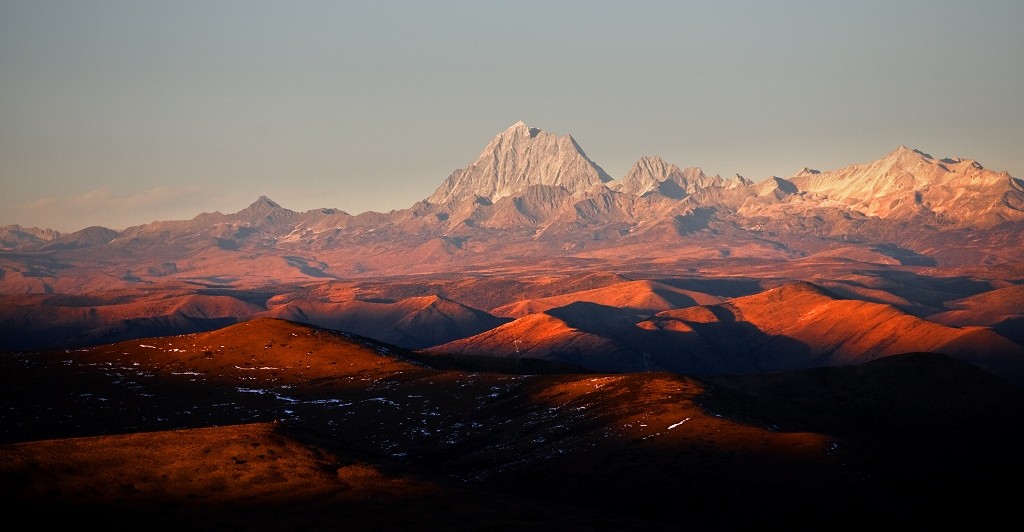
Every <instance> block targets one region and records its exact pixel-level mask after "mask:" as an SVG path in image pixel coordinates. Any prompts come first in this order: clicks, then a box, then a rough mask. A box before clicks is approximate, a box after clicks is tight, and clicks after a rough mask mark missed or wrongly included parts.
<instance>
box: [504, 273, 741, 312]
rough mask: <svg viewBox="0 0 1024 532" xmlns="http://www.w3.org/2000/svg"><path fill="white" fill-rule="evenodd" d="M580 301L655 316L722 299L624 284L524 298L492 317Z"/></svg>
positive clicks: (657, 285)
mask: <svg viewBox="0 0 1024 532" xmlns="http://www.w3.org/2000/svg"><path fill="white" fill-rule="evenodd" d="M578 301H584V302H588V303H596V304H599V305H605V306H609V307H617V308H621V309H623V310H626V311H629V312H633V313H638V314H655V313H657V312H661V311H663V310H670V309H675V308H681V307H688V306H693V305H714V304H716V303H721V302H722V301H724V299H723V298H720V297H717V296H711V295H708V294H704V293H701V292H694V291H691V290H683V289H680V288H675V287H673V286H669V285H666V284H663V283H659V282H657V281H627V282H622V283H618V284H614V285H612V286H608V287H603V288H595V289H592V290H584V291H580V292H573V293H570V294H565V295H560V296H552V297H546V298H540V299H528V300H523V301H519V302H516V303H512V304H508V305H503V306H501V307H498V308H495V309H494V310H493V311H492V312H493V313H494V315H496V316H506V317H509V318H522V317H524V316H527V315H529V314H535V313H537V312H544V311H545V310H550V309H552V308H557V307H564V306H566V305H568V304H570V303H575V302H578Z"/></svg>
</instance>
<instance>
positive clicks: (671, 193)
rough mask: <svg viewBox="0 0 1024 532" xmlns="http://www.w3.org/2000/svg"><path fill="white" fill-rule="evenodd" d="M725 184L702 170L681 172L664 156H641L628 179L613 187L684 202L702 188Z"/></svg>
mask: <svg viewBox="0 0 1024 532" xmlns="http://www.w3.org/2000/svg"><path fill="white" fill-rule="evenodd" d="M724 183H725V181H723V180H722V178H721V177H719V176H717V175H716V176H714V177H708V176H706V175H704V171H703V170H701V169H700V168H687V169H685V170H680V169H679V167H678V166H676V165H674V164H668V163H667V162H665V161H664V160H663V159H662V158H661V157H657V156H655V157H641V158H640V160H639V161H637V162H636V164H634V165H633V168H631V169H630V170H629V173H627V174H626V177H623V178H622V180H621V181H619V182H617V183H615V184H614V185H613V187H612V188H614V190H617V191H619V192H622V193H625V194H632V195H634V196H644V195H647V194H651V193H658V194H661V195H662V196H666V197H669V198H673V199H682V198H684V197H686V196H687V195H689V194H693V193H694V192H696V191H697V190H699V189H702V188H707V187H720V186H722V185H723V184H724Z"/></svg>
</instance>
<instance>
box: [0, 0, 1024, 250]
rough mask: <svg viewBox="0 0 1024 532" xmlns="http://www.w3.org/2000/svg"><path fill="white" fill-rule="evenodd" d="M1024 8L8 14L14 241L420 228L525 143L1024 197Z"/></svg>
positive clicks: (692, 5) (60, 9) (7, 183)
mask: <svg viewBox="0 0 1024 532" xmlns="http://www.w3.org/2000/svg"><path fill="white" fill-rule="evenodd" d="M1022 27H1024V2H1021V1H1020V0H1009V1H988V2H986V1H971V2H945V1H941V0H933V1H925V2H909V1H908V2H899V1H888V2H874V1H858V2H830V1H813V2H785V1H783V2H728V1H715V2H683V1H679V2H637V1H631V2H606V1H587V2H557V1H551V0H548V1H541V2H533V1H516V2H507V1H505V2H482V1H468V2H445V1H440V0H438V1H435V2H387V1H376V2H340V1H330V2H303V1H291V2H259V1H242V2H218V1H209V0H207V1H199V2H192V1H188V0H175V1H172V2H140V1H129V2H107V1H91V2H90V1H72V2H49V1H45V0H31V1H25V2H12V1H8V0H0V226H2V225H7V224H14V223H17V224H21V225H23V226H26V227H32V226H36V227H50V228H53V229H57V230H60V231H65V232H67V231H75V230H78V229H82V228H84V227H87V226H90V225H102V226H105V227H110V228H114V229H123V228H125V227H128V226H131V225H138V224H142V223H148V222H151V221H154V220H171V219H187V218H192V217H193V216H195V215H196V214H198V213H200V212H212V211H221V212H234V211H237V210H240V209H242V208H243V207H245V206H246V205H248V204H249V203H252V202H253V201H254V200H255V199H256V198H257V197H259V196H260V195H266V196H268V197H270V198H272V199H273V200H275V201H277V202H278V203H280V204H281V205H283V206H284V207H288V208H290V209H293V210H300V211H301V210H308V209H314V208H320V207H332V208H339V209H342V210H344V211H347V212H349V213H353V214H354V213H359V212H363V211H367V210H375V211H389V210H392V209H402V208H407V207H409V206H410V205H412V204H413V203H415V202H416V201H418V200H420V199H423V198H425V197H427V196H429V195H430V194H431V193H432V192H433V190H434V189H435V188H436V187H437V186H439V185H440V184H441V182H442V181H443V180H444V179H445V178H446V177H447V176H448V175H449V174H450V173H451V172H452V171H453V170H455V169H457V168H462V167H465V166H467V165H468V164H469V163H471V162H473V161H474V160H475V159H476V157H477V156H478V155H479V153H480V151H481V150H482V149H483V148H484V146H486V144H487V143H488V142H489V141H490V139H491V138H492V137H494V136H495V135H496V134H498V133H500V132H501V131H503V130H505V129H506V128H508V127H509V126H511V125H512V124H514V123H515V122H516V121H518V120H522V121H524V122H526V123H527V124H528V125H530V126H532V127H538V128H541V129H543V130H545V131H548V132H552V133H557V134H559V135H564V134H566V133H571V134H572V136H573V138H575V139H576V141H577V142H578V143H579V144H580V146H582V147H583V149H584V150H585V151H586V153H587V155H588V156H589V157H590V158H591V159H592V160H593V161H595V162H596V163H597V164H599V165H601V166H602V167H603V168H604V169H605V170H606V171H608V173H609V174H610V175H611V176H612V177H615V178H621V177H622V176H624V175H625V174H626V172H627V171H628V170H629V168H630V167H631V166H632V165H633V163H634V162H636V160H637V159H639V158H640V157H641V156H645V155H658V156H660V157H662V158H664V159H665V160H667V161H668V162H670V163H673V164H676V165H678V166H680V167H688V166H700V167H702V168H703V169H704V170H705V172H706V173H709V174H721V175H722V176H723V177H728V176H732V175H733V174H737V173H738V174H741V175H743V176H745V177H747V178H749V179H752V180H754V181H761V180H763V179H765V178H767V177H769V176H772V175H778V176H782V177H787V176H790V175H793V174H794V173H796V172H797V171H799V170H800V169H801V168H802V167H805V166H807V167H810V168H816V169H819V170H834V169H837V168H841V167H843V166H846V165H849V164H855V163H864V162H869V161H871V160H874V159H878V158H880V157H882V156H884V155H885V154H886V153H888V152H890V151H892V150H893V149H895V148H896V147H897V146H899V145H901V144H902V145H906V146H908V147H911V148H916V149H920V150H922V151H924V152H927V153H930V154H932V155H933V156H936V157H963V158H971V159H975V160H977V161H979V162H980V163H981V164H983V165H984V166H985V167H987V168H989V169H992V170H995V171H1004V170H1005V171H1008V172H1010V174H1011V175H1014V176H1016V177H1021V178H1024V31H1021V28H1022Z"/></svg>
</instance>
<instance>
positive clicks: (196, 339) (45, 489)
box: [0, 319, 1024, 529]
mask: <svg viewBox="0 0 1024 532" xmlns="http://www.w3.org/2000/svg"><path fill="white" fill-rule="evenodd" d="M433 360H434V359H433V357H432V356H429V355H422V354H416V353H413V352H408V351H403V350H401V349H399V348H395V347H389V346H386V345H383V344H379V343H376V342H373V341H372V340H368V339H365V338H361V337H355V336H346V335H339V334H337V333H332V332H329V331H324V330H321V329H316V328H312V327H308V326H304V325H299V324H292V323H288V322H283V321H277V320H267V319H261V320H255V321H249V322H245V323H241V324H237V325H233V326H231V327H228V328H226V329H223V330H219V331H215V332H210V333H203V334H194V335H185V336H178V337H170V338H158V339H146V340H139V341H133V342H127V343H122V344H114V345H110V346H103V347H96V348H83V349H80V350H75V351H56V352H39V353H22V354H8V355H5V356H3V357H2V358H0V363H2V364H3V367H2V368H0V369H2V372H0V379H2V384H3V387H2V390H3V393H4V396H3V403H2V404H3V405H4V408H3V410H2V411H0V420H2V423H0V427H2V429H0V430H2V436H0V437H2V440H3V441H5V442H10V443H11V444H10V445H6V446H3V447H0V480H2V484H0V488H2V490H3V491H4V492H5V493H6V495H5V497H4V500H5V501H7V502H14V503H16V506H15V507H14V508H13V509H12V511H37V509H46V508H64V509H66V508H69V507H73V508H77V509H80V510H81V514H80V515H85V516H94V517H95V516H106V517H105V518H109V515H110V514H109V512H110V509H111V508H113V509H117V512H118V513H117V514H116V516H118V518H120V517H124V518H125V519H131V520H133V521H132V522H133V523H138V522H142V523H155V524H157V525H163V526H166V527H169V528H175V527H179V526H192V527H198V528H202V529H206V528H218V527H224V526H227V527H229V528H230V527H235V528H237V527H243V528H245V527H255V528H266V529H274V528H279V526H285V525H287V526H288V527H292V526H299V525H301V526H308V527H309V528H312V529H318V528H329V527H332V526H337V525H338V523H342V522H343V523H369V524H373V525H376V526H379V527H381V528H385V529H387V528H396V529H397V528H420V529H426V528H432V527H437V526H440V527H443V528H447V527H452V528H456V529H470V528H476V527H480V526H482V527H484V528H494V527H498V528H509V529H522V528H531V527H541V528H545V527H550V528H556V529H560V528H566V527H568V528H579V529H588V528H598V529H600V528H607V529H649V528H652V527H653V528H658V527H671V528H678V527H679V526H682V525H704V526H713V527H725V528H734V527H738V528H748V527H754V526H757V527H761V526H764V525H765V524H766V523H772V524H774V525H777V526H785V527H788V528H800V529H803V528H806V529H812V528H813V529H817V528H818V527H820V523H821V522H822V520H825V519H834V516H836V515H842V516H845V517H844V520H843V523H840V524H839V525H837V526H840V528H843V527H845V526H850V527H858V526H870V525H873V524H874V525H877V524H879V523H881V522H901V523H911V522H913V523H933V522H934V523H937V522H947V523H949V522H958V520H966V519H974V520H976V521H975V522H987V520H988V519H990V518H991V519H997V518H1000V517H1005V516H1006V512H1007V511H1009V508H1012V507H1010V506H1007V507H1004V506H1001V504H1002V503H1003V502H1004V501H1003V497H1004V496H1006V495H1007V492H1005V491H1003V490H1002V489H1001V488H997V486H1000V485H1001V482H1003V481H1005V480H1009V479H1010V478H1016V476H1017V475H1019V473H1020V467H1021V465H1020V459H1019V453H1018V452H1017V450H1016V448H1015V443H1014V442H1016V441H1019V438H1020V436H1021V434H1022V429H1024V427H1022V425H1021V423H1022V420H1024V415H1022V414H1024V411H1022V410H1021V409H1022V408H1024V400H1022V394H1024V392H1021V391H1020V390H1019V389H1018V388H1016V387H1013V386H1010V385H1008V384H1006V383H1004V382H1003V381H1000V380H999V379H997V378H995V377H993V376H991V375H990V374H988V373H986V372H984V371H981V370H979V369H976V368H975V367H974V366H971V365H968V364H963V363H960V362H957V361H955V360H952V359H949V358H947V357H944V356H941V355H915V356H911V357H906V356H896V357H888V358H885V359H881V360H878V361H875V362H871V363H868V364H865V365H861V366H856V367H835V368H824V369H820V370H812V372H810V373H808V372H804V373H791V374H785V373H770V374H764V375H762V376H756V375H751V376H746V377H737V378H732V379H730V378H722V379H721V380H718V381H708V380H699V379H694V378H690V377H684V376H680V375H675V374H668V373H638V374H631V375H621V374H618V375H616V374H611V375H609V374H603V375H602V374H575V375H555V374H548V375H545V374H543V373H544V371H545V368H544V367H542V366H533V370H534V375H532V376H526V375H509V374H500V373H488V372H481V371H480V369H479V366H476V364H477V363H478V362H477V361H475V360H473V359H466V360H463V361H462V362H459V360H458V359H457V358H452V357H447V358H445V359H443V364H442V365H447V366H448V367H452V366H453V365H459V364H462V366H463V368H464V369H455V368H453V369H447V370H439V369H433V368H432V367H431V365H432V361H433ZM474 368H476V369H474ZM552 369H555V368H552ZM538 373H541V374H538ZM40 383H45V385H41V384H40ZM273 420H283V424H281V425H243V426H236V427H234V428H228V427H223V428H219V429H203V430H192V431H183V432H180V431H179V432H170V433H168V432H160V431H166V430H171V429H180V428H187V427H197V428H198V427H210V426H214V425H221V426H225V425H236V424H238V423H253V422H268V421H273ZM153 431H156V432H153ZM129 433H131V434H129ZM140 433H141V434H140ZM100 434H128V435H125V436H107V437H105V438H101V439H85V440H81V439H78V440H66V439H58V440H53V439H52V438H80V437H84V436H95V435H100ZM39 440H48V441H39ZM16 442H35V443H21V444H16ZM256 443H258V444H259V445H254V444H256ZM271 451H273V452H271ZM936 463H941V464H942V466H941V467H938V468H937V467H935V464H936ZM163 475H167V476H166V477H164V476H163ZM566 505H568V506H566ZM122 512H123V513H122ZM43 515H54V516H57V515H58V514H43ZM76 515H77V514H76ZM55 518H57V517H55ZM139 520H141V521H139ZM645 522H646V523H645ZM964 522H966V521H964Z"/></svg>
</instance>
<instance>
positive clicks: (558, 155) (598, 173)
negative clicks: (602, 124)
mask: <svg viewBox="0 0 1024 532" xmlns="http://www.w3.org/2000/svg"><path fill="white" fill-rule="evenodd" d="M610 181H612V178H611V176H609V175H608V174H607V172H605V171H604V170H603V169H602V168H601V167H600V166H598V165H597V164H595V163H594V162H593V161H591V160H590V158H589V157H587V154H586V153H584V151H583V149H582V148H581V147H580V145H579V144H578V143H577V142H576V140H575V139H574V138H572V135H565V136H558V135H556V134H553V133H546V132H544V131H543V130H541V129H539V128H534V127H530V126H527V125H526V123H524V122H523V121H521V120H520V121H518V122H516V123H515V124H513V125H512V126H511V127H509V128H508V129H506V130H505V131H503V132H501V133H500V134H498V135H497V136H495V137H494V138H493V139H492V140H491V141H490V143H488V144H487V147H486V148H484V150H483V152H481V154H480V156H479V157H478V158H477V160H476V161H474V162H473V163H472V164H470V165H469V166H468V167H466V168H464V169H461V170H456V171H455V172H453V173H452V175H450V176H449V177H448V179H446V180H445V182H444V183H442V184H441V186H440V187H438V189H437V190H436V191H434V193H433V194H432V195H431V196H430V197H429V198H427V201H429V202H430V203H433V204H444V203H447V202H448V201H451V200H453V199H454V200H459V201H462V200H469V201H472V198H474V197H477V196H479V197H485V198H487V199H488V200H490V201H492V202H493V201H497V200H498V199H501V198H503V197H505V196H514V195H518V194H519V193H521V192H522V190H524V189H525V188H526V187H528V186H529V185H535V184H543V185H553V186H563V187H565V188H566V189H567V190H569V191H570V192H572V193H573V194H582V193H585V192H586V191H587V190H589V189H590V188H591V186H592V185H593V184H595V183H597V184H603V183H608V182H610Z"/></svg>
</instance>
